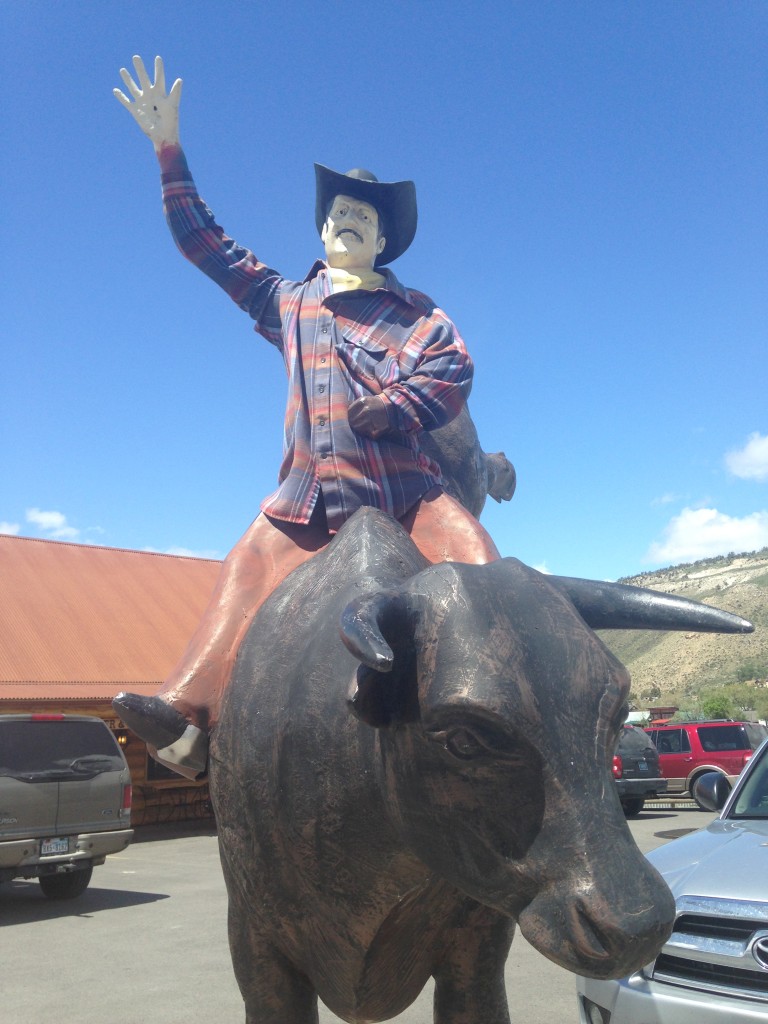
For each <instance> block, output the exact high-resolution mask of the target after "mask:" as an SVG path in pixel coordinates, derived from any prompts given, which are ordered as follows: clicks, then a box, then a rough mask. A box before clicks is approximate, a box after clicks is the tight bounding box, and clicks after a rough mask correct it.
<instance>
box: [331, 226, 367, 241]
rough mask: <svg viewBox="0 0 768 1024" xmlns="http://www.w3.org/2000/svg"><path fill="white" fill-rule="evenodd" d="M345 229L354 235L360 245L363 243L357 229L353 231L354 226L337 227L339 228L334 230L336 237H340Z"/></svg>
mask: <svg viewBox="0 0 768 1024" xmlns="http://www.w3.org/2000/svg"><path fill="white" fill-rule="evenodd" d="M345 231H348V232H349V233H350V235H354V236H355V238H356V239H357V240H358V242H359V243H360V244H361V245H362V244H363V236H362V235H361V234H360V232H359V231H355V229H354V228H339V230H338V231H337V232H336V237H337V238H341V236H342V235H343V234H344V232H345Z"/></svg>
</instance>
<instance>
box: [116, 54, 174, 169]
mask: <svg viewBox="0 0 768 1024" xmlns="http://www.w3.org/2000/svg"><path fill="white" fill-rule="evenodd" d="M133 66H134V69H135V72H136V78H137V80H138V84H137V82H135V81H134V80H133V78H132V77H131V75H130V72H128V71H126V69H125V68H120V77H121V78H122V80H123V82H124V83H125V85H126V87H127V89H128V91H129V92H130V94H131V97H132V99H129V98H128V97H127V96H126V95H125V93H123V92H121V91H120V89H113V90H112V91H113V92H114V94H115V96H116V97H117V99H118V100H119V101H120V102H121V103H122V105H123V106H124V107H125V109H126V110H127V111H128V112H129V113H130V114H131V116H132V117H133V119H134V120H135V122H136V124H137V125H138V126H139V128H141V130H142V131H143V132H144V134H145V135H146V136H147V137H148V138H150V139H151V140H152V144H153V146H154V147H155V150H156V151H159V150H160V149H161V148H162V147H163V146H167V145H175V144H177V143H178V141H179V101H180V100H181V79H180V78H177V79H176V81H175V82H174V83H173V85H172V86H171V91H170V93H168V94H167V95H166V92H165V69H164V67H163V58H162V57H155V81H154V82H150V80H149V75H148V74H147V69H146V68H145V67H144V61H143V60H142V59H141V57H134V58H133Z"/></svg>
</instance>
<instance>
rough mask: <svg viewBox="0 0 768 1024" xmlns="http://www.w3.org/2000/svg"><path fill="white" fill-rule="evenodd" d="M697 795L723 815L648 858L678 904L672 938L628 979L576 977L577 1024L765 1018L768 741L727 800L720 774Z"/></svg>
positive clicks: (728, 1023)
mask: <svg viewBox="0 0 768 1024" xmlns="http://www.w3.org/2000/svg"><path fill="white" fill-rule="evenodd" d="M694 790H695V795H696V799H697V802H698V803H699V804H700V806H702V807H704V808H707V809H709V810H718V809H719V808H720V807H723V804H724V803H725V806H724V807H723V811H722V813H721V814H720V817H719V818H716V819H715V820H714V821H713V822H712V823H711V824H710V825H708V826H707V827H706V828H704V829H701V830H699V831H697V832H693V833H691V834H690V835H687V836H683V838H681V839H675V840H673V841H672V842H671V843H667V844H666V845H665V846H661V847H659V848H658V849H656V850H653V851H652V852H651V853H649V854H648V860H649V861H651V863H652V864H653V866H654V867H655V868H656V869H657V870H658V871H660V872H661V874H662V875H663V877H664V879H665V881H666V882H667V884H668V885H669V887H670V889H671V890H672V895H673V896H674V897H675V902H676V904H677V917H676V919H675V925H674V930H673V932H672V935H671V936H670V937H669V939H668V940H667V942H666V943H665V944H664V946H663V948H662V949H661V951H660V952H659V955H658V956H657V957H656V960H655V961H654V962H653V963H650V964H648V965H647V966H646V967H644V968H643V969H642V970H641V971H638V972H637V973H636V974H633V975H631V976H630V977H628V978H622V979H621V980H620V981H594V980H591V979H587V978H579V979H578V983H577V988H578V993H579V995H578V1000H579V1014H580V1018H579V1019H580V1020H581V1022H582V1024H648V1022H650V1021H653V1024H746V1022H748V1021H749V1022H752V1024H754V1022H757V1021H767V1020H768V885H767V884H766V883H767V882H768V849H767V847H768V740H766V742H765V743H763V745H762V746H761V747H760V749H759V750H758V751H757V752H756V753H755V754H754V756H753V757H752V759H751V761H750V762H749V764H748V765H747V767H746V768H745V769H744V771H743V772H742V774H741V776H740V777H739V779H738V781H737V783H736V786H735V787H734V789H733V792H732V793H730V786H729V784H728V781H727V780H726V779H725V778H724V776H723V775H722V774H721V773H720V772H717V773H713V772H710V773H709V774H707V775H704V776H702V778H701V779H699V781H698V782H697V783H696V784H695V786H694ZM729 793H730V795H729ZM726 801H727V802H726Z"/></svg>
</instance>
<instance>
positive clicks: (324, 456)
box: [320, 452, 328, 459]
mask: <svg viewBox="0 0 768 1024" xmlns="http://www.w3.org/2000/svg"><path fill="white" fill-rule="evenodd" d="M320 458H321V459H327V458H328V452H320Z"/></svg>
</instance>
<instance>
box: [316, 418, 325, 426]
mask: <svg viewBox="0 0 768 1024" xmlns="http://www.w3.org/2000/svg"><path fill="white" fill-rule="evenodd" d="M317 422H318V423H319V424H320V426H321V427H324V426H325V416H320V417H319V418H318V421H317Z"/></svg>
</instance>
